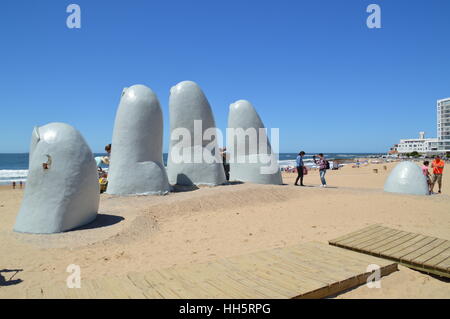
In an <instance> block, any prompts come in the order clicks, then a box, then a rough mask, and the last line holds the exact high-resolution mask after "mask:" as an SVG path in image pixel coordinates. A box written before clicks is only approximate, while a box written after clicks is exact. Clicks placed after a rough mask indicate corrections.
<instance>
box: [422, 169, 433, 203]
mask: <svg viewBox="0 0 450 319" xmlns="http://www.w3.org/2000/svg"><path fill="white" fill-rule="evenodd" d="M429 165H430V162H429V161H425V162H423V166H422V173H423V175H425V178H426V179H427V184H428V192H429V193H430V195H431V178H430V172H429V171H428V166H429Z"/></svg>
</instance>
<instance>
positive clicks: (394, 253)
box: [381, 234, 427, 259]
mask: <svg viewBox="0 0 450 319" xmlns="http://www.w3.org/2000/svg"><path fill="white" fill-rule="evenodd" d="M426 240H427V236H424V235H420V234H419V235H418V236H416V237H414V238H412V239H410V240H408V241H406V242H404V243H403V244H400V245H398V246H395V247H392V248H391V249H388V250H384V251H382V252H381V254H382V255H383V256H386V257H390V258H395V259H397V258H399V257H400V256H402V251H404V250H406V249H407V248H409V247H411V246H413V247H415V244H416V243H419V245H420V242H422V241H426ZM420 247H422V246H420ZM413 251H414V250H413Z"/></svg>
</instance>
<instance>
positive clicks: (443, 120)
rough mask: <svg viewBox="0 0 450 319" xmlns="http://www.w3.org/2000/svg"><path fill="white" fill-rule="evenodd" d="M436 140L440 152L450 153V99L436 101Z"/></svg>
mask: <svg viewBox="0 0 450 319" xmlns="http://www.w3.org/2000/svg"><path fill="white" fill-rule="evenodd" d="M437 138H438V140H439V145H438V149H439V151H440V152H450V98H446V99H442V100H439V101H437Z"/></svg>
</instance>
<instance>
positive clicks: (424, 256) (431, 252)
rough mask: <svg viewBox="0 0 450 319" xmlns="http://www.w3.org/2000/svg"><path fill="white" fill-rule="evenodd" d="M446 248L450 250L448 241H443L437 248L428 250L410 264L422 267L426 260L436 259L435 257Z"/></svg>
mask: <svg viewBox="0 0 450 319" xmlns="http://www.w3.org/2000/svg"><path fill="white" fill-rule="evenodd" d="M447 248H450V241H448V240H444V242H443V243H442V244H440V245H439V246H437V247H435V248H433V249H431V250H429V251H428V252H426V253H424V254H422V255H420V256H418V257H416V258H414V259H413V260H412V261H411V262H412V263H414V264H416V265H423V264H424V263H426V262H427V261H428V260H430V259H432V258H434V257H436V256H437V255H439V254H440V253H442V252H443V251H445V250H446V249H447Z"/></svg>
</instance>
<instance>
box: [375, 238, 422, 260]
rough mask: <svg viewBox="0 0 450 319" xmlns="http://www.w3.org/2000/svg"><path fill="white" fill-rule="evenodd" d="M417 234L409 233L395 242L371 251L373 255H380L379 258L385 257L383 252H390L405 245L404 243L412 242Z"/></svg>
mask: <svg viewBox="0 0 450 319" xmlns="http://www.w3.org/2000/svg"><path fill="white" fill-rule="evenodd" d="M418 236H419V234H414V233H409V234H408V235H406V236H403V237H401V238H399V239H397V240H394V241H391V242H390V243H388V244H386V245H384V246H381V247H378V248H376V249H374V250H373V253H375V254H377V255H380V256H386V254H385V252H386V251H390V250H392V249H396V248H397V247H399V246H402V245H405V244H406V243H408V242H410V241H411V240H414V238H416V237H418Z"/></svg>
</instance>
